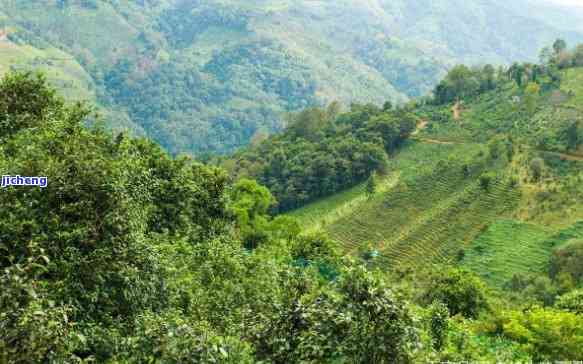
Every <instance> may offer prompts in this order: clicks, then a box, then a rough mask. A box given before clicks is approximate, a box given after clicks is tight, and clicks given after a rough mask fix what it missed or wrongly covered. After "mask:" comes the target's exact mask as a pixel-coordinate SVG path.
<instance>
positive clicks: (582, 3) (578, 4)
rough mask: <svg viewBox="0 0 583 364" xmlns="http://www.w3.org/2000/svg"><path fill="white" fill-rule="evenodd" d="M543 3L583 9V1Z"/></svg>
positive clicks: (549, 0)
mask: <svg viewBox="0 0 583 364" xmlns="http://www.w3.org/2000/svg"><path fill="white" fill-rule="evenodd" d="M543 2H546V3H549V4H559V5H566V6H576V7H580V8H582V9H583V0H543Z"/></svg>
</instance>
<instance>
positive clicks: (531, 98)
mask: <svg viewBox="0 0 583 364" xmlns="http://www.w3.org/2000/svg"><path fill="white" fill-rule="evenodd" d="M539 93H540V86H539V84H538V83H536V82H529V83H528V85H527V86H526V89H525V90H524V94H525V104H526V110H527V112H528V113H529V114H533V113H534V112H535V111H536V106H537V101H538V96H539Z"/></svg>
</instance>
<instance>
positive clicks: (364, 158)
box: [224, 105, 415, 211]
mask: <svg viewBox="0 0 583 364" xmlns="http://www.w3.org/2000/svg"><path fill="white" fill-rule="evenodd" d="M414 128H415V119H414V118H413V116H412V115H410V114H408V113H407V112H404V111H385V112H383V111H382V110H380V109H379V108H377V107H376V106H373V105H353V106H352V108H351V110H350V112H347V113H343V114H339V115H336V113H335V112H331V111H330V108H328V110H323V109H315V108H312V109H308V110H305V111H303V112H301V113H299V114H296V115H291V116H290V121H289V127H288V129H287V130H286V131H285V132H284V133H283V134H281V135H278V136H275V137H272V138H270V139H268V140H267V141H265V142H263V143H261V144H259V145H258V146H255V147H251V148H248V149H246V150H243V151H241V152H239V153H237V154H235V155H234V156H232V157H230V159H229V160H227V161H225V162H224V164H225V165H229V164H234V163H231V162H236V165H235V166H234V168H233V171H232V173H233V174H234V175H235V176H238V177H247V176H249V177H253V178H256V179H257V180H258V181H259V182H260V183H262V184H263V185H265V186H267V187H268V188H269V189H270V190H271V192H272V193H273V194H274V196H275V197H276V199H277V201H278V202H279V204H278V209H279V211H287V210H290V209H292V208H297V207H299V206H301V205H303V204H305V203H307V202H309V201H312V200H314V199H316V198H319V197H323V196H327V195H329V194H332V193H334V192H338V191H339V190H341V189H344V188H347V187H351V186H353V185H355V184H357V183H359V182H362V181H364V180H365V179H366V178H368V177H369V176H370V175H371V173H372V172H373V171H375V170H379V171H385V172H386V165H387V163H388V155H387V154H388V153H393V152H394V151H395V150H396V148H398V146H399V145H400V144H401V143H402V142H403V141H404V140H405V139H407V138H408V136H409V135H410V134H411V132H412V131H413V129H414Z"/></svg>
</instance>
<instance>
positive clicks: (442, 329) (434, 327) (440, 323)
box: [429, 302, 449, 351]
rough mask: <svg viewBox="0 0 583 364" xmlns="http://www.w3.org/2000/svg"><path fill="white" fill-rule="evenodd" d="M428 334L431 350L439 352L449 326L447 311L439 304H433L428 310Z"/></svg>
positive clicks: (443, 305)
mask: <svg viewBox="0 0 583 364" xmlns="http://www.w3.org/2000/svg"><path fill="white" fill-rule="evenodd" d="M429 315H430V316H429V332H430V333H431V337H432V339H433V348H434V349H435V350H437V351H440V350H441V349H442V348H443V346H444V344H445V341H446V338H447V333H448V326H449V310H448V309H447V306H446V305H445V304H443V303H441V302H434V303H433V304H432V305H431V307H430V308H429Z"/></svg>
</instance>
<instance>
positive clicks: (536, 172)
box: [530, 158, 545, 181]
mask: <svg viewBox="0 0 583 364" xmlns="http://www.w3.org/2000/svg"><path fill="white" fill-rule="evenodd" d="M544 165H545V162H544V160H542V159H541V158H534V159H533V160H531V161H530V172H531V174H532V178H533V180H535V181H539V180H540V179H541V178H542V175H543V171H544Z"/></svg>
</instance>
